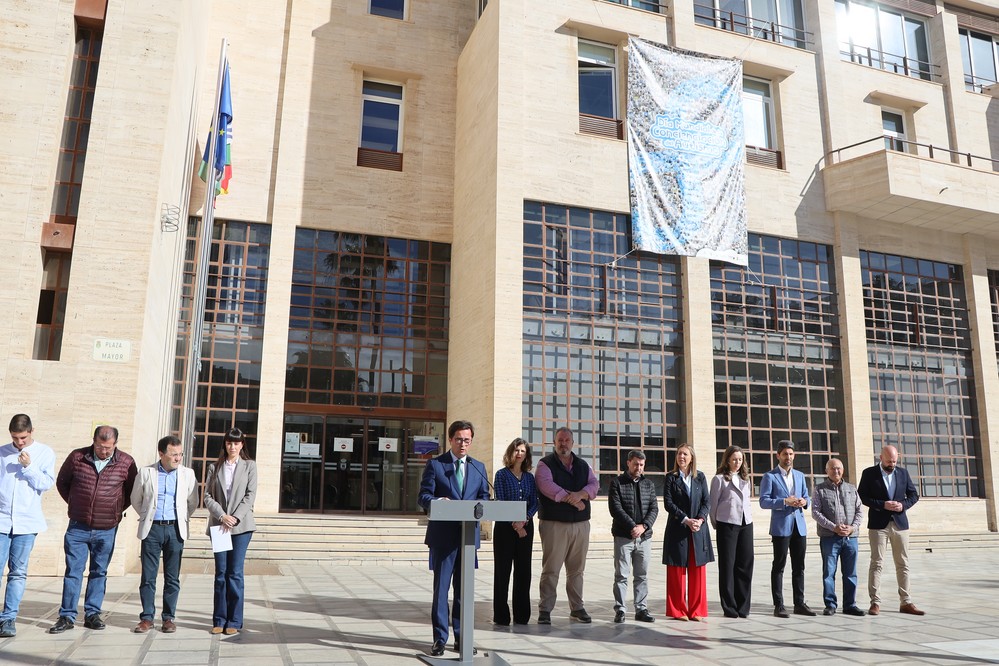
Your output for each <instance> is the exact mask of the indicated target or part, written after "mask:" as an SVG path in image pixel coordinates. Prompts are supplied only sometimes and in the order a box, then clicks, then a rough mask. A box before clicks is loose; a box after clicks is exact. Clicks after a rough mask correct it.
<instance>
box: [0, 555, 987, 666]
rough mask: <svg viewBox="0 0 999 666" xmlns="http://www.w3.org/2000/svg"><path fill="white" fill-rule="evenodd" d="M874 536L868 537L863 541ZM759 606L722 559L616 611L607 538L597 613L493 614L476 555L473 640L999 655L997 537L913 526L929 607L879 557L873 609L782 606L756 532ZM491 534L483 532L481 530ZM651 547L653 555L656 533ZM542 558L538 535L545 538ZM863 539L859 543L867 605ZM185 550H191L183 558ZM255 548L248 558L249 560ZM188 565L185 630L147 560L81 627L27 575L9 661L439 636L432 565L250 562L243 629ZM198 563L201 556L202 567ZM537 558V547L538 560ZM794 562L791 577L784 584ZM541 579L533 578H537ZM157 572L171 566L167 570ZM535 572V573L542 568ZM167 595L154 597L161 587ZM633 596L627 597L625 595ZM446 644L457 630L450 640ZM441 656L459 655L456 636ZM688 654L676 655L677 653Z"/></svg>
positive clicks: (539, 659) (795, 654)
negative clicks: (726, 573)
mask: <svg viewBox="0 0 999 666" xmlns="http://www.w3.org/2000/svg"><path fill="white" fill-rule="evenodd" d="M865 540H866V537H862V539H861V541H862V544H863V542H864V541H865ZM756 546H757V548H756V551H757V553H756V570H755V580H754V588H753V591H754V605H753V613H752V614H751V615H750V617H749V618H748V619H744V620H740V619H727V618H724V617H722V616H721V611H720V607H719V606H718V603H717V600H716V597H717V594H716V592H715V590H716V582H717V578H716V569H715V567H714V565H709V567H708V590H709V594H710V596H711V599H712V601H711V604H710V614H711V615H710V617H709V618H708V620H707V622H704V623H695V622H678V621H671V620H667V619H666V618H665V617H664V604H665V601H664V595H665V591H664V586H665V570H664V567H662V566H655V567H654V569H653V571H652V573H651V576H650V589H651V593H650V599H651V600H652V604H651V605H650V608H651V610H652V611H653V613H654V614H655V616H656V618H657V621H656V623H655V624H651V625H649V624H638V623H636V622H633V621H632V614H631V613H630V612H629V615H628V621H627V622H625V623H624V624H620V625H618V624H614V623H613V622H612V618H613V615H614V612H613V597H612V593H611V583H612V579H613V563H612V561H611V560H610V559H609V558H608V557H607V556H606V554H605V553H600V554H599V557H597V558H593V559H591V560H590V561H589V562H588V565H587V571H586V586H585V598H586V607H587V610H588V611H589V612H590V614H591V615H593V623H592V624H588V625H586V624H579V623H576V622H570V621H569V617H568V607H567V605H566V602H565V598H564V593H563V592H562V591H561V590H560V596H559V602H558V605H557V606H556V608H555V611H554V612H553V618H552V625H551V626H550V627H547V626H544V627H543V626H538V625H537V624H533V623H532V624H530V625H528V626H523V627H513V628H505V627H504V628H500V627H494V626H493V625H492V622H491V619H492V604H491V598H492V597H491V588H492V562H491V558H489V557H488V556H486V557H483V561H482V563H481V566H480V569H479V572H478V575H477V577H476V584H477V587H476V609H475V616H476V632H475V644H476V646H477V647H478V649H479V653H480V655H485V654H487V653H491V652H494V651H495V653H496V654H499V655H500V656H502V658H504V659H505V660H506V661H507V662H509V663H510V664H560V663H574V664H581V665H584V666H603V665H607V666H620V665H622V664H666V663H684V664H734V663H738V664H740V666H750V665H753V664H761V665H762V664H767V665H770V664H775V663H784V664H805V663H815V664H829V663H860V664H878V665H879V666H884V665H887V664H953V665H956V664H986V663H999V628H997V627H999V573H997V564H999V544H997V543H996V542H995V541H988V540H985V541H981V540H977V541H976V540H972V541H969V542H968V543H967V545H962V544H961V543H960V539H957V542H956V543H955V542H953V541H952V542H951V543H950V544H949V545H947V546H946V547H937V546H934V545H933V544H932V542H925V543H923V542H920V545H919V547H918V548H913V556H912V569H913V575H912V583H913V585H912V587H913V594H914V599H915V601H916V603H917V604H918V605H919V606H920V607H921V608H923V609H925V610H926V611H927V615H926V616H925V617H922V618H919V617H912V616H907V615H900V614H898V612H897V608H896V606H895V605H894V604H893V603H889V602H888V601H889V600H890V599H892V597H893V596H894V585H893V583H894V573H893V570H892V568H891V565H890V563H889V564H888V565H886V567H887V568H886V571H885V574H886V575H885V578H884V583H883V584H884V585H886V587H887V588H888V589H889V590H890V593H889V594H883V596H884V598H885V601H886V603H885V605H884V606H883V607H882V613H881V615H880V616H879V617H876V618H874V617H863V618H855V617H847V616H844V615H842V614H836V615H835V616H833V617H823V616H822V615H821V614H820V615H819V616H818V617H814V618H806V617H796V616H792V617H791V618H790V619H787V620H781V619H778V618H775V617H773V615H772V608H771V606H770V603H769V601H770V590H769V583H768V580H769V573H770V555H769V544H767V543H766V542H765V541H761V540H757V542H756ZM487 547H488V546H487ZM653 553H654V555H653V558H654V561H658V560H659V559H660V556H661V553H660V545H659V542H658V539H657V544H656V548H655V549H654V551H653ZM535 555H536V558H539V557H540V549H539V548H536V552H535ZM867 562H868V556H867V551H866V544H863V545H862V550H861V557H860V573H861V585H860V588H861V593H860V594H859V599H858V603H860V605H861V606H863V607H866V603H867V601H868V599H867V594H866V568H867ZM190 564H191V565H193V564H195V563H193V562H192V563H190ZM248 564H249V563H248ZM185 568H186V569H188V571H187V572H186V573H185V574H184V576H183V580H182V589H181V595H180V608H179V612H178V617H177V625H178V631H177V633H175V634H163V633H160V632H159V631H158V626H159V620H157V629H154V630H153V631H151V632H149V633H148V634H145V635H138V634H133V633H131V628H132V627H133V626H135V624H136V622H137V621H138V613H139V608H140V605H139V595H138V584H139V576H138V575H137V574H135V575H128V576H122V577H115V578H111V579H110V580H109V584H108V594H107V598H106V600H105V604H104V613H105V616H106V621H107V625H108V626H107V629H106V630H104V631H99V632H98V631H90V630H88V629H84V628H83V627H82V624H77V627H76V629H74V630H72V631H67V632H66V633H64V634H61V635H57V636H51V635H49V634H47V633H46V631H45V630H46V629H47V628H48V627H49V626H50V625H51V624H52V623H53V622H54V621H55V618H56V615H57V613H58V607H59V599H60V593H61V582H62V581H61V579H59V578H55V577H49V578H40V577H32V578H30V579H29V581H28V589H27V592H26V594H25V598H24V601H23V602H22V605H21V613H20V617H19V619H18V623H17V630H18V635H17V636H16V637H15V638H11V639H4V640H0V663H4V664H60V665H61V666H76V665H83V664H102V665H105V666H113V665H118V664H121V665H124V664H133V665H139V664H171V665H180V664H210V665H216V664H219V665H222V664H232V665H234V666H236V665H240V666H241V665H249V664H252V665H253V666H269V665H271V664H371V665H376V664H379V665H380V664H387V665H391V666H398V664H400V663H414V664H416V663H421V662H419V660H418V657H419V656H420V655H422V654H424V653H425V651H426V650H427V649H428V648H429V646H430V643H431V633H430V618H429V613H430V597H431V574H430V572H429V571H428V570H426V569H424V568H422V567H418V566H414V565H409V564H407V565H400V564H373V563H369V564H355V565H331V564H328V563H327V564H319V563H314V562H312V563H301V564H295V565H290V566H289V565H280V566H277V567H275V566H261V565H256V566H254V567H253V568H251V570H250V572H249V574H250V575H248V576H247V583H246V592H247V600H246V628H245V631H244V632H243V633H242V634H240V635H238V636H235V637H219V636H211V635H209V633H208V630H209V628H210V623H211V606H212V575H211V573H210V572H207V573H206V572H204V571H192V570H191V569H194V568H196V567H194V566H187V567H185ZM201 568H203V567H201ZM539 571H540V560H539V559H537V561H536V562H535V576H537V572H539ZM806 576H807V591H808V598H807V600H808V602H809V604H810V605H811V606H812V608H813V609H821V607H822V601H821V595H820V593H821V564H820V561H819V549H818V544H817V543H816V542H815V541H814V538H813V539H812V540H811V542H810V543H809V552H808V560H807V565H806ZM789 578H790V573H789V572H788V573H787V574H786V576H785V585H786V586H787V587H788V589H789V588H790V580H789ZM535 580H536V578H535ZM161 582H162V581H161ZM535 585H536V583H535ZM157 603H159V599H157ZM630 610H631V609H629V611H630ZM449 647H450V646H449ZM446 656H448V657H452V658H455V659H456V660H457V654H456V653H455V652H453V651H451V650H449V651H448V652H447V653H446ZM674 660H682V662H678V661H674Z"/></svg>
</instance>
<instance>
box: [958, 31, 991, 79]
mask: <svg viewBox="0 0 999 666" xmlns="http://www.w3.org/2000/svg"><path fill="white" fill-rule="evenodd" d="M957 34H958V39H959V40H960V42H961V66H962V69H963V70H964V88H965V90H970V91H972V92H983V90H982V89H983V88H985V87H987V86H989V85H992V84H994V83H996V82H997V81H999V45H997V43H996V42H997V41H999V37H997V36H996V35H990V34H989V33H987V32H977V31H975V30H972V29H970V28H962V27H958V30H957ZM973 38H977V39H979V40H981V41H984V40H985V39H988V41H989V43H990V45H991V46H992V77H991V78H989V77H981V76H978V74H977V73H976V68H975V57H974V51H973V50H972V48H971V44H972V39H973ZM969 70H970V71H969ZM969 79H970V80H969ZM976 79H980V80H981V81H983V82H984V81H988V83H976Z"/></svg>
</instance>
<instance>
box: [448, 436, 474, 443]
mask: <svg viewBox="0 0 999 666" xmlns="http://www.w3.org/2000/svg"><path fill="white" fill-rule="evenodd" d="M451 441H452V442H454V443H455V444H471V443H472V440H471V438H467V437H455V438H454V439H452V440H451Z"/></svg>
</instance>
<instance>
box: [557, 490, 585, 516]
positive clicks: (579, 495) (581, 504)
mask: <svg viewBox="0 0 999 666" xmlns="http://www.w3.org/2000/svg"><path fill="white" fill-rule="evenodd" d="M589 499H590V495H589V494H588V493H587V492H586V491H585V490H577V491H575V492H571V493H566V494H565V497H563V498H562V501H563V502H565V503H566V504H571V505H572V506H574V507H576V510H577V511H583V510H585V509H586V502H587V501H589Z"/></svg>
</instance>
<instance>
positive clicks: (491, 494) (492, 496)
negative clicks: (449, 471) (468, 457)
mask: <svg viewBox="0 0 999 666" xmlns="http://www.w3.org/2000/svg"><path fill="white" fill-rule="evenodd" d="M468 467H469V469H474V470H475V471H476V472H478V474H479V476H481V477H482V479H483V480H484V481H485V482H486V487H487V488H488V489H489V500H490V501H494V500H495V499H496V489H495V488H493V484H491V483H489V477H487V476H486V475H485V474H483V473H482V472H479V470H478V468H477V467H475V466H474V465H469V466H468ZM476 517H477V518H478V516H476Z"/></svg>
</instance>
